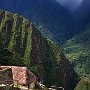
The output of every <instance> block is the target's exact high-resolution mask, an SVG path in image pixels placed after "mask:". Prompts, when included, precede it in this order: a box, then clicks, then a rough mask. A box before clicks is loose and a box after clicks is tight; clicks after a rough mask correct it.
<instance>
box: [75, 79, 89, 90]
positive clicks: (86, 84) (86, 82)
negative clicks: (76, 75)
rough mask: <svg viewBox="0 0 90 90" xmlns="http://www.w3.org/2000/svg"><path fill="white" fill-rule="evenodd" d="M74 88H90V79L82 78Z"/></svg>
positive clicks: (79, 89) (78, 89)
mask: <svg viewBox="0 0 90 90" xmlns="http://www.w3.org/2000/svg"><path fill="white" fill-rule="evenodd" d="M74 90H90V79H88V78H84V79H82V80H81V81H80V82H79V83H78V84H77V86H76V88H75V89H74Z"/></svg>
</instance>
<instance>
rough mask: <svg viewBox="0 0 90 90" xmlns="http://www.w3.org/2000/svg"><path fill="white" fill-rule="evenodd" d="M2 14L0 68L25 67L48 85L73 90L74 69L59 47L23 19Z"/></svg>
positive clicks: (13, 15) (5, 13)
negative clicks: (7, 66) (5, 66)
mask: <svg viewBox="0 0 90 90" xmlns="http://www.w3.org/2000/svg"><path fill="white" fill-rule="evenodd" d="M2 12H3V15H2V16H3V17H2V20H1V23H0V65H16V66H26V67H28V68H29V69H30V70H31V71H32V72H34V73H35V75H36V76H37V77H38V79H39V81H41V80H43V81H44V84H46V85H47V86H50V85H56V86H62V87H64V88H65V89H66V90H72V88H74V84H73V82H74V83H76V82H75V81H74V78H73V77H74V70H73V68H72V67H71V64H70V62H69V61H68V59H66V57H65V56H64V54H63V53H62V52H61V50H60V48H59V46H58V45H56V43H54V42H53V41H51V40H49V39H48V40H46V39H45V38H44V37H43V36H42V35H41V33H40V32H39V31H38V30H37V29H36V28H35V27H34V26H33V25H32V23H31V22H29V21H28V20H27V19H25V18H23V17H22V16H19V15H16V14H11V13H9V12H5V11H0V13H2ZM0 15H1V14H0ZM75 79H76V78H75ZM71 81H72V82H71ZM70 82H71V84H70Z"/></svg>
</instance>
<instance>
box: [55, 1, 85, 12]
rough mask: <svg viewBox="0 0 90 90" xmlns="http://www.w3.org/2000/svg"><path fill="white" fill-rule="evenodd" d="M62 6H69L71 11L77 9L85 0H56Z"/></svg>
mask: <svg viewBox="0 0 90 90" xmlns="http://www.w3.org/2000/svg"><path fill="white" fill-rule="evenodd" d="M56 1H57V2H58V3H59V4H61V5H62V6H64V7H66V8H68V9H69V10H70V11H71V12H74V11H75V10H77V9H78V8H79V7H80V6H81V4H82V3H83V1H84V0H56Z"/></svg>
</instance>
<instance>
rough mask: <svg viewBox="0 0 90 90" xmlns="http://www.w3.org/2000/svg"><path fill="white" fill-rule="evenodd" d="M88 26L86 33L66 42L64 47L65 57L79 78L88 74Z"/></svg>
mask: <svg viewBox="0 0 90 90" xmlns="http://www.w3.org/2000/svg"><path fill="white" fill-rule="evenodd" d="M89 37H90V26H89V28H88V29H87V31H85V32H83V33H81V34H79V35H78V36H76V37H74V38H72V39H71V40H68V41H67V42H66V43H65V44H64V45H63V48H64V53H65V54H66V57H67V58H68V59H69V60H70V61H71V62H72V63H73V65H74V68H75V71H76V72H77V73H78V75H79V76H80V77H83V76H84V75H85V74H90V38H89Z"/></svg>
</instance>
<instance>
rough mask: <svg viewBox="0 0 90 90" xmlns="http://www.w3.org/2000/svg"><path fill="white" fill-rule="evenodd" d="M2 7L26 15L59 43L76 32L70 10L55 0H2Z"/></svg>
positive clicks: (0, 4) (43, 32)
mask: <svg viewBox="0 0 90 90" xmlns="http://www.w3.org/2000/svg"><path fill="white" fill-rule="evenodd" d="M0 8H1V9H4V10H7V11H10V12H13V13H18V14H20V15H23V16H25V17H26V18H28V19H29V20H31V21H32V22H33V23H34V24H35V26H36V27H37V28H38V29H39V30H40V31H41V32H42V34H43V35H44V36H46V37H47V38H51V39H52V40H54V41H56V42H57V43H59V44H62V43H63V42H64V41H66V40H67V39H69V38H71V37H72V36H73V35H74V34H75V33H74V25H73V18H72V16H71V14H70V12H69V11H68V10H67V9H65V8H64V7H63V6H61V5H60V4H58V3H57V2H56V1H55V0H27V1H26V0H22V1H20V0H13V1H12V0H9V1H8V0H5V1H3V0H0Z"/></svg>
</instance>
